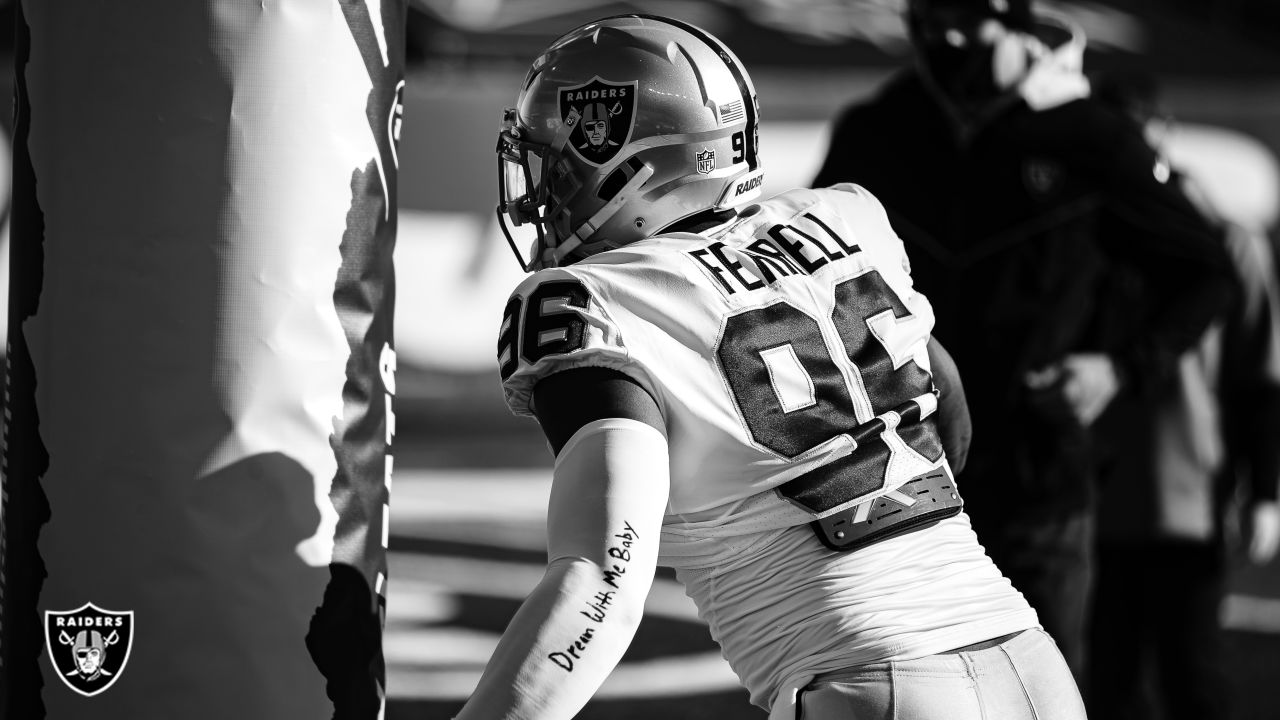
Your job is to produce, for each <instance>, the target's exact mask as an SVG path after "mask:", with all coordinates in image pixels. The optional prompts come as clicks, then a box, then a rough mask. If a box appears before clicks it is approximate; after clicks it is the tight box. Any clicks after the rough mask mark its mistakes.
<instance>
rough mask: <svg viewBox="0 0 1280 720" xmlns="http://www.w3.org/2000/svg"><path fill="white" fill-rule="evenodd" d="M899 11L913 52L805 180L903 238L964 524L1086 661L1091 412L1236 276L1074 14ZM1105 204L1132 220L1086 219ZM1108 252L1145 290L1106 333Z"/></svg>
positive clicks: (1022, 0) (944, 1)
mask: <svg viewBox="0 0 1280 720" xmlns="http://www.w3.org/2000/svg"><path fill="white" fill-rule="evenodd" d="M906 20H907V24H908V29H909V31H910V34H911V39H912V43H913V47H914V49H915V57H916V63H915V66H914V67H913V68H910V69H906V70H904V71H903V72H901V73H899V74H898V75H896V76H895V77H893V78H892V79H890V80H889V81H888V82H887V84H886V85H885V86H884V87H883V88H882V89H881V90H880V91H879V93H878V94H877V95H876V96H875V97H873V98H871V99H870V100H868V101H865V102H858V103H856V104H854V105H852V106H850V107H849V108H847V109H845V110H844V111H843V112H842V113H841V115H840V116H839V118H838V119H837V121H836V124H835V127H834V129H833V132H832V135H831V144H830V147H829V149H828V152H827V155H826V158H825V161H824V163H823V165H822V168H821V170H820V171H819V173H818V175H817V177H816V178H815V179H814V181H813V185H814V186H815V187H825V186H828V185H831V184H833V183H836V182H846V181H847V182H855V183H858V184H860V185H863V186H864V187H866V188H867V189H868V190H870V191H871V192H872V193H874V194H875V195H876V196H877V197H878V198H880V200H881V202H882V203H883V204H884V207H885V209H886V211H887V212H888V215H889V218H890V221H891V222H892V224H893V227H894V228H895V230H896V231H897V232H898V234H899V235H900V236H901V237H902V239H903V240H904V242H905V244H906V247H907V252H908V257H909V259H910V262H911V264H912V272H913V276H914V277H915V279H916V284H917V286H918V287H919V288H921V290H923V291H924V292H926V293H927V294H928V295H929V297H930V298H932V299H933V301H934V306H935V308H936V312H937V318H938V328H939V332H938V337H939V339H940V340H941V341H942V342H943V343H944V344H945V345H946V347H948V348H949V349H950V350H951V352H952V354H953V356H954V357H955V361H956V364H957V366H958V367H959V370H960V372H961V374H962V375H963V377H964V378H965V384H966V387H967V389H968V390H967V395H968V397H969V400H970V409H971V413H972V421H973V433H974V435H973V441H972V445H971V448H970V453H969V458H968V465H967V467H966V469H965V471H964V473H963V474H962V475H961V476H960V477H959V479H958V482H959V484H960V487H961V489H962V491H963V492H964V493H965V497H966V499H967V500H968V501H969V502H970V503H971V507H972V509H973V510H972V516H973V523H974V528H975V530H976V531H977V533H978V538H979V540H980V541H981V542H982V543H983V545H984V546H985V547H986V548H987V551H988V553H989V554H990V556H991V557H992V559H994V560H995V562H996V564H997V566H998V567H1000V568H1001V569H1002V570H1003V571H1004V572H1005V573H1006V574H1007V576H1008V577H1009V578H1010V579H1011V580H1012V581H1013V583H1014V586H1015V587H1017V588H1018V589H1019V590H1021V591H1022V593H1023V594H1024V595H1025V596H1026V597H1027V598H1028V600H1029V601H1030V602H1031V604H1032V606H1033V607H1035V608H1036V610H1037V612H1038V613H1039V615H1040V618H1041V622H1042V623H1043V625H1044V627H1045V628H1046V630H1048V631H1049V633H1050V634H1051V635H1052V636H1053V637H1054V638H1055V639H1056V641H1057V642H1058V644H1059V646H1060V647H1061V649H1062V651H1063V654H1064V655H1065V656H1066V658H1067V660H1068V662H1069V663H1070V664H1071V666H1072V669H1073V671H1074V672H1075V673H1076V675H1077V678H1082V677H1083V663H1084V658H1085V636H1086V634H1085V626H1086V618H1087V609H1088V603H1089V597H1090V587H1091V584H1092V581H1093V567H1092V562H1093V558H1092V554H1091V553H1092V544H1093V536H1094V525H1095V517H1094V501H1095V497H1094V496H1095V492H1096V489H1095V480H1096V477H1095V476H1096V467H1095V462H1094V456H1093V439H1092V438H1091V436H1090V426H1091V425H1092V424H1093V423H1094V421H1095V420H1096V419H1097V418H1098V417H1099V415H1101V414H1102V412H1103V411H1104V410H1106V408H1107V406H1108V405H1109V404H1110V402H1111V400H1112V399H1113V398H1114V397H1115V396H1116V394H1117V393H1125V394H1127V395H1132V396H1138V397H1151V396H1154V395H1156V394H1158V393H1159V392H1161V391H1162V390H1163V389H1165V388H1167V387H1168V385H1169V382H1170V379H1171V377H1172V376H1173V374H1174V371H1175V368H1176V365H1177V359H1178V357H1179V356H1180V354H1181V353H1182V352H1183V351H1184V350H1186V349H1187V348H1188V347H1190V346H1191V345H1193V344H1194V343H1195V342H1197V341H1198V340H1199V338H1200V337H1201V335H1202V333H1203V332H1204V330H1205V328H1206V327H1207V325H1208V324H1209V322H1210V321H1211V320H1212V319H1213V318H1214V317H1215V316H1216V315H1217V314H1218V313H1219V312H1220V310H1221V309H1222V308H1223V307H1225V306H1226V304H1227V303H1229V302H1230V301H1231V298H1232V296H1233V295H1234V292H1235V286H1234V283H1233V281H1232V279H1231V276H1230V271H1229V262H1228V259H1227V257H1226V253H1225V251H1224V249H1223V248H1222V246H1221V243H1219V242H1218V241H1217V239H1216V237H1215V236H1214V234H1213V231H1212V229H1211V228H1210V227H1209V225H1208V224H1207V223H1206V221H1205V220H1204V218H1203V217H1202V216H1201V215H1200V214H1199V213H1198V212H1197V211H1196V210H1195V209H1194V208H1193V207H1192V206H1191V204H1190V203H1189V202H1188V200H1187V198H1186V197H1185V196H1184V195H1183V193H1182V192H1181V191H1180V190H1179V189H1178V188H1177V187H1176V186H1174V185H1172V184H1170V183H1169V182H1168V180H1169V172H1168V167H1167V166H1166V165H1164V164H1163V162H1162V161H1161V160H1160V158H1159V157H1157V155H1156V154H1155V153H1154V151H1153V150H1152V149H1151V147H1150V146H1149V145H1148V144H1147V143H1146V142H1145V141H1144V139H1143V137H1142V135H1141V133H1140V132H1139V131H1138V129H1137V128H1136V127H1135V126H1134V124H1133V123H1132V121H1130V120H1129V119H1127V118H1125V117H1123V116H1122V115H1121V114H1120V113H1117V112H1115V111H1114V110H1112V109H1110V108H1108V107H1106V106H1104V105H1102V104H1100V103H1098V102H1097V101H1096V100H1093V99H1091V98H1090V97H1089V83H1088V80H1087V79H1086V78H1085V77H1084V75H1083V72H1082V57H1083V51H1084V47H1085V39H1084V37H1083V34H1082V33H1081V32H1080V31H1079V30H1078V29H1077V28H1074V27H1073V26H1071V25H1070V24H1069V23H1067V22H1065V21H1062V20H1057V19H1054V18H1051V17H1046V16H1039V15H1033V13H1032V12H1031V9H1030V3H1029V0H911V2H909V3H908V7H907V15H906ZM1104 210H1106V211H1107V212H1114V213H1117V214H1119V215H1121V216H1124V217H1130V218H1134V219H1140V220H1141V222H1135V224H1134V226H1135V229H1134V231H1133V232H1132V233H1129V234H1127V235H1125V236H1123V237H1115V236H1111V237H1102V236H1100V235H1099V234H1098V233H1097V232H1096V226H1097V222H1098V218H1099V216H1100V214H1101V213H1102V212H1103V211H1104ZM1122 259H1123V260H1125V261H1128V262H1131V264H1132V266H1133V267H1135V268H1138V270H1139V271H1140V272H1141V273H1142V276H1143V281H1144V283H1146V286H1147V287H1148V288H1149V292H1150V294H1151V298H1152V299H1153V300H1154V302H1152V303H1151V305H1150V306H1149V308H1150V311H1149V312H1147V313H1145V315H1144V317H1143V322H1142V323H1141V325H1140V327H1138V328H1137V329H1136V330H1135V331H1134V332H1132V333H1131V334H1129V335H1128V336H1127V337H1126V338H1125V339H1124V342H1122V343H1116V344H1114V345H1113V346H1111V347H1107V348H1103V347H1101V346H1100V345H1099V344H1098V343H1097V342H1096V338H1097V337H1098V335H1097V332H1096V326H1097V324H1098V323H1099V322H1101V321H1103V320H1105V318H1106V317H1107V315H1108V313H1112V312H1115V311H1117V309H1116V308H1111V307H1106V306H1103V305H1101V304H1100V302H1099V298H1100V292H1099V288H1100V285H1101V283H1102V281H1103V278H1104V277H1105V273H1106V271H1107V268H1108V266H1109V265H1110V264H1112V263H1114V262H1117V261H1119V260H1122Z"/></svg>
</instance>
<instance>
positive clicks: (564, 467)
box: [458, 368, 668, 720]
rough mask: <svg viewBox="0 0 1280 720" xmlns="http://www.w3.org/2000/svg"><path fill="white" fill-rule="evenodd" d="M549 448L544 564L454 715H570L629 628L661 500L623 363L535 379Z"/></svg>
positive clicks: (652, 431) (653, 550) (654, 427)
mask: <svg viewBox="0 0 1280 720" xmlns="http://www.w3.org/2000/svg"><path fill="white" fill-rule="evenodd" d="M535 405H536V410H537V416H538V420H539V422H540V423H541V425H542V427H543V430H544V432H545V433H546V435H547V439H548V441H549V442H550V444H551V446H552V448H553V450H554V451H555V452H556V463H555V470H554V479H553V482H552V489H551V497H550V501H549V503H548V511H547V559H548V562H549V564H548V567H547V573H546V575H545V576H544V577H543V579H542V581H541V582H540V583H539V584H538V586H537V587H536V588H535V589H534V591H533V593H532V594H530V596H529V597H528V598H527V599H526V600H525V602H524V604H523V605H522V606H521V607H520V610H519V611H518V612H517V613H516V615H515V617H514V618H513V619H512V621H511V624H510V625H509V626H508V628H507V630H506V632H505V633H504V634H503V637H502V640H501V641H500V642H499V644H498V648H497V650H496V651H495V653H494V656H493V658H492V659H491V660H490V662H489V664H488V666H487V667H486V668H485V672H484V675H483V676H482V677H481V680H480V683H479V685H478V686H477V688H476V691H475V693H474V694H473V695H472V697H471V699H470V700H469V701H468V702H467V704H466V706H465V707H464V708H463V710H462V712H461V713H459V715H458V718H459V720H473V719H475V718H539V719H540V720H541V719H548V718H570V717H573V715H575V714H576V713H577V712H578V711H579V710H580V709H581V708H582V706H583V705H585V704H586V702H587V700H588V699H590V697H591V695H592V694H594V693H595V691H596V690H597V689H598V688H599V687H600V685H601V683H603V682H604V680H605V678H606V677H608V675H609V673H610V672H611V671H612V670H613V668H614V667H615V666H616V665H617V663H618V661H619V660H620V659H621V658H622V654H623V653H624V652H625V651H626V649H627V646H628V645H629V644H630V643H631V639H632V637H634V635H635V631H636V627H637V625H638V624H639V622H640V618H641V615H642V613H643V609H644V600H645V597H646V596H647V594H648V592H649V586H650V585H651V583H652V581H653V574H654V568H655V566H656V562H657V553H658V536H659V532H660V530H661V526H662V516H663V511H664V509H665V507H666V502H667V491H668V470H667V459H666V455H667V447H666V439H665V437H664V435H663V431H662V429H661V428H662V423H661V414H660V413H659V412H658V408H657V405H656V404H655V403H654V401H653V399H652V398H651V397H649V395H648V394H647V393H646V392H645V391H644V390H643V389H641V388H640V387H639V386H638V385H636V384H635V383H634V382H631V381H630V380H628V379H627V378H626V376H625V375H622V374H621V373H617V372H613V371H607V370H601V369H596V368H582V369H577V370H569V371H565V372H561V373H557V374H554V375H551V376H549V377H547V378H545V379H544V380H543V381H541V382H539V383H538V385H537V386H536V389H535Z"/></svg>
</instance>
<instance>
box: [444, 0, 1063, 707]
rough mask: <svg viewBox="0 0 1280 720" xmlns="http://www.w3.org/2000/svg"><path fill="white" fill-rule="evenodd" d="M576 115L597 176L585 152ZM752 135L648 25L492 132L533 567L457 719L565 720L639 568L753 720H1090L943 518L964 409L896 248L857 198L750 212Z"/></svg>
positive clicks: (542, 88) (536, 92) (686, 46)
mask: <svg viewBox="0 0 1280 720" xmlns="http://www.w3.org/2000/svg"><path fill="white" fill-rule="evenodd" d="M598 102H603V104H604V106H605V109H606V111H607V112H608V113H609V114H610V117H609V123H608V130H607V132H608V133H609V134H610V138H609V139H610V140H612V141H615V142H616V143H617V145H616V146H611V147H615V148H616V149H615V150H613V151H612V152H608V153H603V152H601V153H597V152H596V151H590V152H589V153H584V152H583V151H581V150H580V149H579V146H580V145H581V144H582V140H583V138H582V134H583V132H584V130H583V128H582V127H581V121H582V120H583V119H584V118H585V117H586V113H585V112H584V111H583V108H584V107H592V104H594V103H598ZM593 112H595V113H598V112H599V110H598V109H597V110H594V111H593ZM757 115H758V106H757V102H756V96H755V90H754V89H753V86H752V84H751V81H750V79H749V77H748V75H747V73H746V70H745V69H744V68H743V67H742V65H741V63H740V62H739V61H738V59H737V58H736V57H735V56H734V55H733V53H732V52H731V51H730V50H729V49H728V48H727V47H726V46H725V45H723V44H722V43H721V42H720V41H719V40H717V39H715V38H714V37H712V36H711V35H709V34H707V33H706V32H705V31H703V30H700V29H699V28H697V27H694V26H692V25H689V24H686V23H683V22H680V21H678V20H673V19H666V18H658V17H652V16H645V15H625V16H618V17H612V18H606V19H604V20H600V21H598V22H595V23H590V24H587V25H585V26H582V27H580V28H578V29H576V30H573V31H571V32H569V33H568V34H567V35H565V36H563V37H561V38H560V39H558V40H557V41H555V42H554V43H553V44H552V45H551V46H550V47H549V48H548V49H547V50H546V51H545V52H544V54H543V55H542V56H540V57H539V58H538V59H537V60H535V61H534V63H533V66H532V68H531V70H530V71H529V74H528V76H527V77H526V79H525V81H524V83H523V84H522V85H521V91H520V94H519V98H518V100H517V105H516V107H515V108H512V109H509V110H507V112H506V114H505V117H504V129H503V130H502V132H501V134H500V136H499V144H498V153H499V165H500V168H501V170H500V179H501V181H500V201H499V218H500V220H501V223H502V226H503V229H504V232H505V233H507V237H508V240H510V241H511V244H512V248H513V249H515V250H516V253H517V256H519V257H520V261H521V264H522V266H523V267H524V268H525V269H526V270H527V271H532V272H533V274H532V275H530V276H529V277H528V278H526V279H525V280H524V282H522V283H521V284H520V285H519V286H518V287H517V288H516V290H515V291H514V292H513V294H512V295H511V297H510V299H509V301H508V303H507V305H506V308H505V312H504V318H503V321H502V324H501V327H500V331H499V338H498V344H497V350H498V364H499V371H500V375H501V378H502V383H503V388H504V390H505V395H506V400H507V403H508V405H509V407H510V409H511V410H512V411H513V412H514V413H516V414H518V415H524V416H533V417H536V418H537V420H538V422H539V424H540V425H541V428H542V430H543V432H544V433H545V434H546V437H547V440H548V442H549V445H550V447H551V449H552V451H553V452H554V454H555V465H554V470H553V482H552V488H551V496H550V500H549V506H548V513H547V536H548V552H547V556H548V563H549V564H548V567H547V571H546V574H545V575H544V577H543V579H542V580H541V582H540V583H539V584H538V585H537V587H536V588H535V589H534V591H533V592H532V593H531V594H530V595H529V597H528V598H527V599H526V600H525V601H524V603H523V604H522V605H521V607H520V609H519V610H518V611H517V613H516V615H515V617H514V618H513V619H512V621H511V623H510V625H509V626H508V627H507V629H506V631H505V632H504V633H503V636H502V639H501V640H500V642H499V643H498V646H497V648H496V650H495V652H494V654H493V657H492V658H491V659H490V661H489V663H488V665H487V666H486V668H485V671H484V673H483V675H482V677H481V679H480V681H479V684H478V686H477V688H476V690H475V692H474V694H473V695H472V696H471V698H470V699H469V700H468V701H467V703H466V704H465V706H464V707H463V708H462V710H461V711H460V712H459V714H458V716H457V717H458V718H459V720H476V719H478V718H570V717H572V716H573V715H574V714H575V713H577V712H578V711H579V709H580V708H582V707H583V705H584V704H585V703H586V702H587V700H588V699H589V698H590V697H591V696H592V695H593V694H594V693H595V691H596V690H597V688H599V686H600V685H601V683H602V682H604V680H605V678H606V677H607V676H608V675H609V673H610V672H611V671H612V670H613V668H614V667H615V665H616V664H617V663H618V662H619V661H620V659H621V658H622V656H623V653H624V651H625V650H626V648H627V647H628V645H629V644H630V642H631V639H632V637H633V635H634V633H635V631H636V628H637V625H638V623H639V621H640V618H641V615H642V611H643V607H644V602H645V597H646V595H647V593H648V591H649V588H650V584H651V582H652V580H653V575H654V571H655V567H656V566H657V565H658V564H662V565H665V566H669V567H673V568H674V569H675V571H676V576H677V578H678V579H679V581H680V582H681V583H682V584H683V585H684V587H685V589H686V592H687V593H688V595H689V596H690V597H691V598H692V599H693V600H694V602H695V603H696V604H697V606H698V609H699V614H700V615H701V617H702V618H703V619H704V620H705V621H706V622H707V623H708V625H709V627H710V630H711V634H712V636H713V637H714V638H715V639H716V640H717V642H719V643H720V645H721V648H722V650H723V653H724V656H725V657H726V658H727V659H728V661H729V664H730V665H731V666H732V667H733V669H734V671H735V672H736V673H737V675H738V677H739V679H740V680H741V682H742V684H743V685H744V686H745V687H746V688H747V689H748V690H749V692H750V695H751V700H752V702H753V703H755V704H756V705H758V706H760V707H762V708H765V709H766V710H769V711H770V712H771V717H772V718H774V720H783V719H786V718H793V717H796V716H798V715H799V714H801V712H802V713H803V717H804V718H806V719H808V720H814V719H818V720H821V719H823V718H832V719H833V720H834V719H835V718H841V719H846V718H849V717H864V716H865V717H883V716H885V714H886V713H888V712H893V713H895V717H899V718H903V719H904V720H930V719H935V718H936V719H942V718H946V719H947V720H978V718H990V717H999V718H1001V719H1002V720H1021V719H1024V718H1025V719H1030V718H1033V717H1035V718H1040V720H1079V719H1080V718H1083V717H1084V715H1083V713H1084V708H1083V703H1082V701H1081V699H1080V695H1079V692H1078V690H1077V689H1076V686H1075V683H1074V681H1073V679H1072V677H1071V673H1070V670H1069V669H1068V667H1067V665H1066V662H1065V660H1064V659H1063V658H1062V655H1061V654H1060V653H1059V651H1058V650H1057V648H1056V647H1055V646H1054V643H1053V641H1052V640H1051V639H1050V638H1049V637H1048V636H1047V635H1046V634H1045V633H1044V631H1043V630H1042V629H1041V628H1039V627H1038V624H1037V620H1036V616H1035V612H1034V611H1033V610H1032V609H1031V608H1030V606H1029V605H1028V604H1027V603H1026V601H1025V599H1023V597H1022V596H1021V595H1020V594H1019V593H1018V592H1017V591H1016V590H1015V589H1014V588H1013V587H1012V586H1011V585H1010V583H1009V581H1008V580H1007V579H1005V578H1004V577H1003V576H1002V575H1001V574H1000V571H999V569H998V568H997V567H996V566H995V565H994V564H993V563H992V562H991V560H990V559H989V558H988V557H987V556H986V555H984V554H983V552H982V548H981V546H980V545H979V544H978V541H977V538H976V537H975V535H974V534H973V531H972V529H971V528H970V527H969V522H968V518H967V516H966V515H965V514H964V512H963V511H962V505H963V503H962V501H961V499H960V497H959V496H958V494H957V493H956V491H955V487H954V484H953V479H952V464H954V465H955V467H959V466H960V465H961V464H963V458H964V455H965V447H966V445H967V436H968V416H967V411H966V409H965V402H964V394H963V390H962V388H961V385H960V382H959V378H958V377H957V376H956V374H955V371H954V366H953V365H952V364H951V362H950V360H949V358H948V356H947V354H946V353H945V351H943V349H942V347H941V346H940V345H938V343H937V342H935V341H933V340H931V338H930V331H931V328H932V326H933V322H932V318H933V313H932V309H931V307H930V304H929V301H928V300H927V299H926V298H925V297H924V296H923V295H922V294H920V293H918V292H916V291H915V290H914V289H913V287H912V282H911V276H910V274H909V272H908V269H907V264H906V258H905V256H904V254H903V246H902V243H901V241H900V240H899V239H898V238H897V236H896V235H895V234H894V231H893V229H892V228H891V227H890V225H889V223H888V219H887V218H886V216H885V214H884V211H883V209H882V208H881V206H880V204H879V203H878V202H877V201H876V200H875V198H873V197H872V196H871V195H870V194H869V193H868V192H867V191H865V190H863V189H862V188H859V187H856V186H853V185H840V186H837V187H833V188H829V189H822V190H808V189H795V190H791V191H788V192H785V193H782V194H781V195H778V196H776V197H773V198H771V199H769V200H766V201H762V202H758V203H756V202H755V201H756V200H757V198H758V196H759V188H760V184H761V179H762V177H763V174H762V172H763V171H762V169H761V167H760V160H759V155H758V151H757V132H756V130H757ZM517 235H519V236H521V237H520V238H517V237H516V236H517ZM526 241H527V242H526ZM522 248H528V249H529V252H528V255H527V256H525V254H524V253H523V251H522Z"/></svg>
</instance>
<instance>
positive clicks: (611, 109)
mask: <svg viewBox="0 0 1280 720" xmlns="http://www.w3.org/2000/svg"><path fill="white" fill-rule="evenodd" d="M637 85H638V83H637V82H636V81H635V80H632V81H631V82H621V83H615V82H609V81H607V80H601V79H600V78H599V77H594V78H592V79H591V82H588V83H584V84H582V85H574V86H572V87H562V88H560V117H561V118H562V119H563V121H564V124H565V125H568V126H569V127H570V128H571V130H570V131H569V145H570V146H571V147H572V148H573V149H574V152H576V153H577V154H578V157H581V158H582V159H583V160H586V161H587V162H589V163H591V164H592V165H603V164H605V163H607V162H609V161H610V160H612V159H613V158H614V156H616V155H617V154H618V151H619V150H621V149H622V146H623V145H626V144H627V141H628V140H630V139H631V130H632V129H633V128H634V127H635V121H636V112H635V111H636V86H637Z"/></svg>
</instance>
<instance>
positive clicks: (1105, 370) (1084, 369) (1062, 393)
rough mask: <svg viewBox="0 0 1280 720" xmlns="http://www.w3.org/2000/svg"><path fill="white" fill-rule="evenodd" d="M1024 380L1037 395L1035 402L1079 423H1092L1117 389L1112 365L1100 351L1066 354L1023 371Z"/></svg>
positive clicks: (1113, 396)
mask: <svg viewBox="0 0 1280 720" xmlns="http://www.w3.org/2000/svg"><path fill="white" fill-rule="evenodd" d="M1024 382H1025V383H1026V385H1027V387H1028V388H1030V389H1031V390H1032V391H1033V396H1034V395H1038V396H1040V397H1041V399H1040V400H1039V401H1038V404H1040V405H1043V406H1046V407H1054V408H1057V409H1058V410H1059V412H1065V413H1066V414H1067V415H1069V416H1070V417H1071V418H1072V419H1074V420H1075V421H1076V422H1077V423H1079V424H1080V425H1081V426H1082V427H1089V426H1090V425H1092V424H1093V421H1095V420H1097V419H1098V416H1100V415H1102V412H1103V411H1104V410H1106V409H1107V406H1108V405H1110V404H1111V400H1112V399H1113V398H1115V396H1116V393H1117V392H1119V390H1120V379H1119V377H1118V376H1117V375H1116V369H1115V365H1113V364H1112V362H1111V358H1110V357H1109V356H1107V355H1105V354H1103V353H1075V354H1071V355H1067V356H1066V357H1064V358H1062V360H1060V361H1058V362H1056V363H1054V364H1052V365H1048V366H1046V367H1044V368H1041V369H1039V370H1033V371H1031V372H1029V373H1027V375H1026V377H1025V378H1024ZM1045 395H1048V398H1045V397H1044V396H1045Z"/></svg>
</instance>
